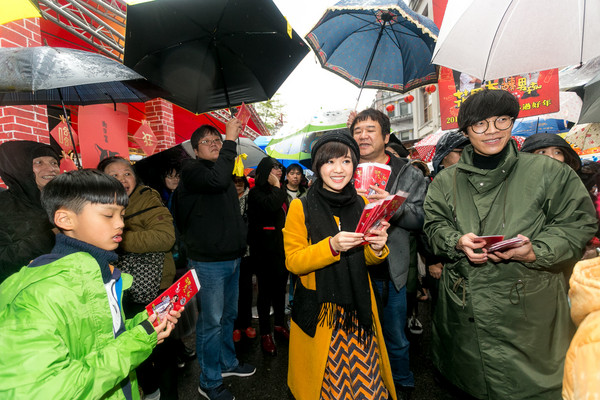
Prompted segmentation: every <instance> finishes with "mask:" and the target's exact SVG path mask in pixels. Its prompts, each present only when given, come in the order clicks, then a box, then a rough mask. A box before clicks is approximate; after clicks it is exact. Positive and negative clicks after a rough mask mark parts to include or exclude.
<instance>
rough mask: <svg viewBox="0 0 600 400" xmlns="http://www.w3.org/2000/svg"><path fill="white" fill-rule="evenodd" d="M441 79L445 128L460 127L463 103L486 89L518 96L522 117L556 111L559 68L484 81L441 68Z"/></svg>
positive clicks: (520, 115) (443, 125)
mask: <svg viewBox="0 0 600 400" xmlns="http://www.w3.org/2000/svg"><path fill="white" fill-rule="evenodd" d="M439 73H440V76H439V79H438V86H439V89H440V90H439V93H440V115H441V118H442V129H443V130H448V129H456V128H458V124H457V116H458V111H459V110H460V106H461V104H462V102H463V101H464V100H465V99H466V98H467V97H468V96H469V95H470V94H473V93H476V92H478V91H480V90H483V89H484V88H487V89H492V90H494V89H503V90H507V91H509V92H511V93H512V94H513V95H514V96H515V97H516V98H517V99H519V106H520V111H519V118H523V117H531V116H534V115H541V114H548V113H553V112H557V111H558V110H559V108H560V99H559V94H558V69H550V70H546V71H540V72H533V73H528V74H523V75H519V76H510V77H507V78H501V79H495V80H490V81H484V82H482V81H481V80H480V79H477V78H475V77H473V76H470V75H467V74H465V73H461V72H458V71H453V70H451V69H449V68H446V67H440V72H439Z"/></svg>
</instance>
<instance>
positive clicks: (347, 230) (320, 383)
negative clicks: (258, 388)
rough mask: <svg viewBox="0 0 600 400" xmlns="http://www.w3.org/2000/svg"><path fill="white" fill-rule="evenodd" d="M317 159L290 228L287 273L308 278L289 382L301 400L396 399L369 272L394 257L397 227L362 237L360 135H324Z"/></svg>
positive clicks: (296, 315)
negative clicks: (357, 179)
mask: <svg viewBox="0 0 600 400" xmlns="http://www.w3.org/2000/svg"><path fill="white" fill-rule="evenodd" d="M311 156H312V161H313V170H314V171H315V173H316V175H317V180H316V181H315V183H314V184H313V185H312V187H311V189H310V190H309V192H308V193H307V195H306V196H305V197H304V198H303V199H296V200H294V201H292V203H291V205H290V209H289V212H288V216H287V220H286V224H285V228H284V229H283V237H284V248H285V255H286V266H287V269H288V270H289V271H290V272H292V273H294V274H296V275H298V276H299V278H300V279H299V280H298V281H297V283H296V288H295V292H294V305H293V308H292V322H291V334H290V347H289V348H290V350H289V351H290V356H289V368H288V385H289V387H290V390H291V391H292V394H293V395H294V397H295V398H296V399H297V400H317V399H326V400H329V399H345V398H352V399H373V400H375V399H376V400H380V399H395V398H396V393H395V389H394V383H393V380H392V375H391V370H390V365H389V360H388V355H387V351H386V349H385V344H384V342H383V334H382V329H381V324H380V322H379V315H378V312H377V305H376V302H375V297H374V294H373V290H372V289H371V288H372V286H371V281H370V279H369V275H368V272H367V265H371V264H377V263H380V262H382V261H383V260H384V259H385V257H387V255H388V252H389V251H388V249H387V247H386V246H385V242H386V240H387V232H386V231H387V227H388V226H389V225H388V224H387V223H386V224H384V227H383V229H382V230H380V231H372V232H371V233H373V236H370V237H368V238H365V237H364V235H363V234H360V233H354V230H355V228H356V226H357V223H358V220H359V219H360V215H361V213H362V209H363V208H364V206H365V200H364V199H363V198H361V197H360V196H358V195H357V193H356V190H355V189H354V187H353V185H352V184H351V183H350V181H351V179H352V177H353V175H354V170H355V169H356V166H357V164H358V159H359V157H360V150H359V148H358V145H357V143H356V141H354V139H353V138H352V137H350V136H349V135H345V134H328V135H325V136H322V137H321V138H320V139H318V140H317V141H316V142H315V143H314V144H313V149H312V151H311ZM365 241H366V242H367V243H366V244H365V245H363V243H364V242H365Z"/></svg>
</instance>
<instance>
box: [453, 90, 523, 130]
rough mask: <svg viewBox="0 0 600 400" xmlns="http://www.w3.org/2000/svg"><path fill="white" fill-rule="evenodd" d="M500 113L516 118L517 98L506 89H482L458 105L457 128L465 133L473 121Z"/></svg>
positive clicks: (517, 112) (517, 111)
mask: <svg viewBox="0 0 600 400" xmlns="http://www.w3.org/2000/svg"><path fill="white" fill-rule="evenodd" d="M500 115H508V116H509V117H513V118H515V119H516V118H517V117H518V116H519V100H517V98H516V97H515V96H514V95H513V94H512V93H510V92H507V91H506V90H499V89H483V90H480V91H478V92H475V93H473V94H471V95H470V96H469V97H467V99H466V100H465V101H464V102H463V103H462V105H461V106H460V110H458V128H459V130H460V131H462V132H464V133H467V128H468V127H469V126H471V125H473V124H474V123H475V122H479V121H482V120H484V119H487V118H489V117H494V116H500Z"/></svg>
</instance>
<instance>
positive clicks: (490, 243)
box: [478, 235, 525, 253]
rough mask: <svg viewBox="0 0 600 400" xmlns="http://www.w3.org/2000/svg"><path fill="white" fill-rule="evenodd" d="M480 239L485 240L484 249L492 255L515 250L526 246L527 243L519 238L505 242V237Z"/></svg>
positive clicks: (494, 236)
mask: <svg viewBox="0 0 600 400" xmlns="http://www.w3.org/2000/svg"><path fill="white" fill-rule="evenodd" d="M478 239H482V240H485V246H483V248H484V249H486V250H487V251H488V252H492V253H493V252H494V251H504V250H509V249H514V248H515V247H519V246H522V245H524V244H525V241H524V240H523V239H520V238H518V237H514V238H511V239H506V240H504V235H491V236H479V237H478Z"/></svg>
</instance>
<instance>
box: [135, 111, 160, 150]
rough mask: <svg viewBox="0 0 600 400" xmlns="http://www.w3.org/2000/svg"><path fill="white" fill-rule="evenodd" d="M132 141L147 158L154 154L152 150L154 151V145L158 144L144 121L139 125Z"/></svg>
mask: <svg viewBox="0 0 600 400" xmlns="http://www.w3.org/2000/svg"><path fill="white" fill-rule="evenodd" d="M133 140H135V142H136V143H137V144H138V145H139V146H140V147H141V148H142V150H143V151H144V153H145V154H146V155H147V156H151V155H152V154H154V149H156V145H157V144H158V141H157V140H156V136H155V135H154V132H152V128H150V126H149V125H148V122H147V121H146V120H143V121H142V125H140V127H139V128H138V130H137V131H136V132H135V135H133Z"/></svg>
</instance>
